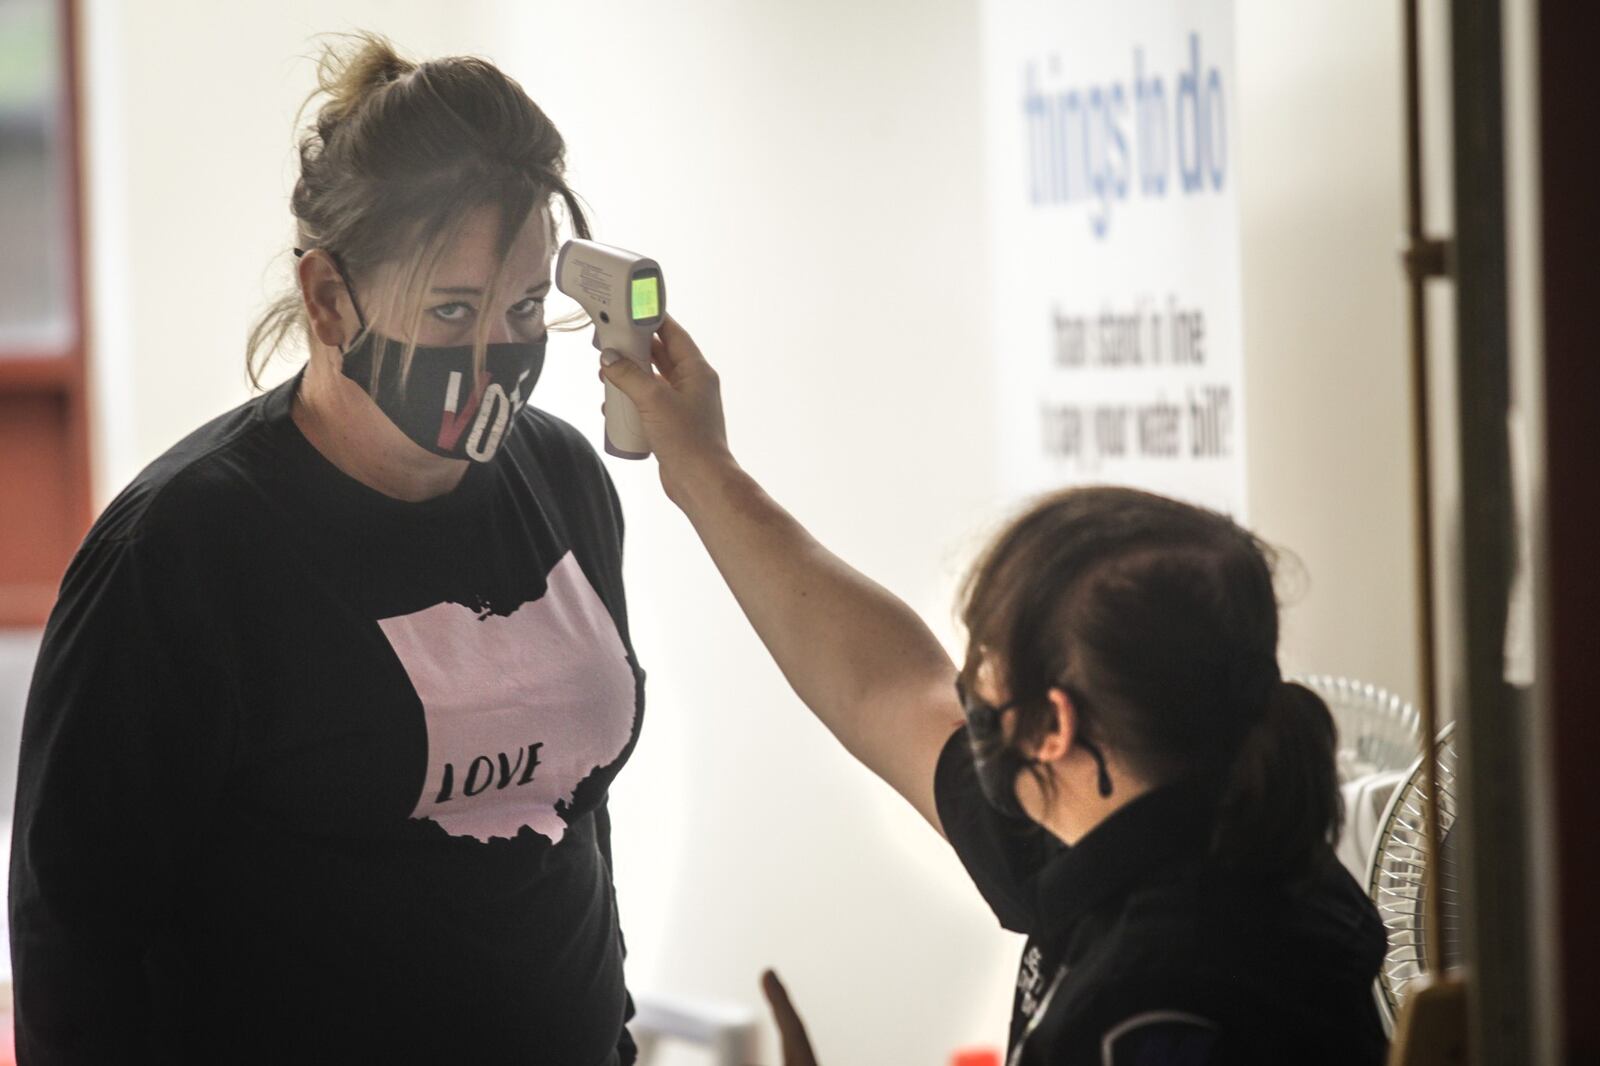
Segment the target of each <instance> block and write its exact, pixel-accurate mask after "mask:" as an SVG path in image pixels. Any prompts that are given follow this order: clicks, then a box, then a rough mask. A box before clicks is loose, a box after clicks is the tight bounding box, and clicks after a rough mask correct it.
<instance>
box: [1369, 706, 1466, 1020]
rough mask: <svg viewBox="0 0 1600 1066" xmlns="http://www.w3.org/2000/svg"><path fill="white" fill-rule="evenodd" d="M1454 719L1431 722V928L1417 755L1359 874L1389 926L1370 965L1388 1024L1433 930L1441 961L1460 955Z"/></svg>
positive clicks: (1420, 965)
mask: <svg viewBox="0 0 1600 1066" xmlns="http://www.w3.org/2000/svg"><path fill="white" fill-rule="evenodd" d="M1454 731H1455V724H1454V723H1450V724H1448V725H1446V726H1445V727H1444V728H1443V729H1441V730H1439V739H1438V741H1437V743H1436V749H1437V756H1438V759H1439V769H1438V775H1439V777H1438V782H1439V785H1438V787H1439V797H1438V801H1439V840H1440V846H1439V859H1438V862H1437V864H1436V865H1437V867H1438V870H1437V875H1438V877H1439V903H1440V905H1439V923H1438V924H1439V928H1437V929H1430V928H1428V924H1427V922H1426V921H1424V918H1423V907H1422V898H1423V892H1424V886H1425V884H1426V881H1427V878H1429V877H1430V876H1433V875H1434V873H1435V871H1433V870H1430V869H1429V868H1428V867H1427V865H1426V862H1425V860H1424V858H1423V847H1424V843H1423V832H1424V829H1423V822H1422V805H1423V800H1424V796H1425V791H1424V790H1425V788H1426V785H1425V779H1424V776H1423V772H1424V771H1423V765H1422V757H1420V756H1419V757H1418V758H1417V759H1416V761H1415V762H1413V764H1412V766H1411V772H1410V774H1409V775H1408V776H1407V778H1406V780H1405V783H1404V784H1402V785H1401V786H1400V787H1399V788H1397V789H1395V793H1394V797H1393V798H1392V799H1390V800H1389V806H1388V808H1387V809H1386V810H1385V811H1384V812H1383V819H1382V821H1381V822H1380V823H1379V825H1380V828H1379V831H1378V839H1377V843H1376V844H1375V845H1374V847H1373V849H1372V866H1371V868H1370V870H1369V871H1368V875H1367V895H1369V896H1370V897H1371V898H1372V902H1373V903H1375V904H1376V905H1377V907H1378V914H1379V916H1380V917H1381V918H1382V919H1383V924H1384V928H1385V929H1386V930H1387V932H1388V934H1389V949H1388V952H1387V953H1386V954H1385V955H1384V959H1383V967H1382V968H1381V969H1380V970H1379V971H1378V987H1377V995H1378V1005H1379V1007H1380V1008H1382V1010H1383V1015H1384V1022H1385V1024H1386V1025H1388V1026H1389V1028H1390V1029H1391V1030H1392V1029H1393V1027H1394V1020H1395V1018H1396V1017H1397V1016H1398V1015H1399V1012H1400V1005H1401V1004H1402V1003H1404V1002H1405V1000H1406V996H1407V994H1408V991H1409V988H1410V985H1411V983H1412V982H1413V981H1415V980H1416V979H1417V978H1418V977H1420V976H1422V975H1423V974H1424V973H1426V972H1427V964H1426V962H1425V961H1424V960H1425V959H1426V958H1427V948H1428V942H1429V939H1430V938H1434V937H1437V938H1438V945H1439V948H1440V954H1439V957H1440V958H1441V959H1442V960H1443V965H1444V967H1445V968H1449V967H1450V966H1453V965H1456V964H1459V963H1460V961H1461V895H1460V891H1459V886H1460V877H1459V872H1460V866H1459V846H1460V845H1459V842H1458V838H1457V834H1456V832H1455V822H1456V746H1455V740H1454V737H1453V733H1454Z"/></svg>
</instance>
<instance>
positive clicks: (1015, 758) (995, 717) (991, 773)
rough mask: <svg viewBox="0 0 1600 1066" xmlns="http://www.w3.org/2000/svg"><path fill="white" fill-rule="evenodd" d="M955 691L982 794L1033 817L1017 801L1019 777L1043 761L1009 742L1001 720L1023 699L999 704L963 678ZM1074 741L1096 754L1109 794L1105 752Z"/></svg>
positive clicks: (1017, 814) (1103, 789)
mask: <svg viewBox="0 0 1600 1066" xmlns="http://www.w3.org/2000/svg"><path fill="white" fill-rule="evenodd" d="M1062 687H1063V688H1064V686H1062ZM956 692H957V694H958V695H959V697H960V699H961V708H962V711H963V712H964V713H965V714H966V718H967V736H968V738H969V739H970V740H971V742H972V753H973V765H974V768H975V769H976V771H977V774H978V787H979V788H980V789H981V790H982V791H983V798H984V799H986V800H988V801H989V806H991V807H993V808H994V809H995V810H997V811H999V812H1000V813H1001V814H1003V815H1005V816H1007V817H1008V818H1020V819H1024V820H1031V819H1028V813H1027V812H1026V811H1024V810H1023V809H1022V804H1021V803H1019V802H1017V778H1018V777H1019V776H1020V775H1021V774H1022V772H1023V771H1024V770H1027V769H1029V768H1030V767H1034V766H1038V765H1040V762H1039V760H1038V759H1034V758H1031V757H1029V756H1027V755H1024V754H1022V753H1021V752H1020V751H1018V750H1016V749H1015V748H1013V747H1011V746H1009V745H1007V744H1006V742H1005V734H1004V730H1003V728H1002V726H1001V724H1000V719H1001V715H1003V714H1005V712H1006V711H1009V710H1011V709H1012V708H1013V707H1015V706H1017V704H1019V703H1021V702H1022V701H1021V700H1012V701H1011V702H1009V703H1007V704H1005V705H1003V706H1000V707H996V706H994V705H992V704H989V703H985V702H984V701H983V700H981V699H979V698H978V697H976V696H974V695H972V694H971V693H969V692H967V689H966V686H965V685H964V684H962V683H961V681H960V680H957V681H956ZM1068 695H1070V696H1072V700H1073V702H1074V703H1076V704H1079V705H1080V706H1081V705H1082V704H1083V698H1082V697H1081V696H1079V695H1078V694H1077V693H1076V692H1073V691H1070V690H1068ZM1074 743H1076V744H1079V745H1081V746H1082V747H1083V750H1085V751H1087V752H1088V753H1089V754H1090V755H1091V756H1092V757H1093V758H1094V761H1095V763H1096V765H1097V766H1098V767H1099V776H1098V779H1097V781H1096V786H1097V789H1098V791H1099V793H1100V795H1101V796H1102V797H1104V796H1110V795H1111V775H1110V774H1108V773H1107V772H1106V760H1105V756H1104V755H1102V754H1100V749H1099V748H1098V747H1097V746H1095V745H1094V744H1091V743H1090V742H1089V741H1087V740H1084V739H1082V738H1079V739H1078V740H1076V741H1074Z"/></svg>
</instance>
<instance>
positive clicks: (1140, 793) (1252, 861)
mask: <svg viewBox="0 0 1600 1066" xmlns="http://www.w3.org/2000/svg"><path fill="white" fill-rule="evenodd" d="M602 358H603V359H604V360H605V361H606V363H607V367H606V369H605V370H604V371H603V373H604V374H605V375H606V376H607V377H608V378H609V379H610V380H611V381H612V382H613V383H614V384H616V385H617V386H618V387H619V388H621V389H622V390H623V391H624V392H625V393H626V394H627V395H628V396H629V397H630V398H631V399H632V400H633V401H634V403H635V404H636V405H637V406H638V408H639V414H640V418H641V420H642V422H643V424H644V427H645V430H646V433H647V435H648V436H649V438H650V443H651V445H652V447H653V448H654V450H655V452H656V454H657V456H658V457H659V459H660V463H661V481H662V484H663V486H664V487H665V489H666V491H667V495H668V496H669V497H670V498H671V499H672V500H673V501H674V502H675V503H676V504H677V505H678V506H679V507H681V508H682V509H683V511H684V513H685V514H687V515H688V517H689V519H690V521H691V522H693V524H694V526H695V529H696V530H697V532H698V533H699V534H700V537H701V539H702V540H703V541H704V543H705V545H706V548H707V549H708V550H709V551H710V553H711V557H712V559H713V560H714V561H715V562H716V564H717V567H718V569H719V570H720V571H721V573H722V575H723V577H724V578H725V579H726V580H727V582H728V585H729V586H730V587H731V588H732V590H733V593H734V595H735V596H736V597H737V599H738V600H739V603H740V605H741V606H742V607H743V609H744V611H745V613H746V615H747V616H748V617H749V618H750V621H751V623H752V624H753V625H754V627H755V629H756V631H757V633H758V634H759V635H760V636H761V638H762V640H763V641H764V642H765V643H766V646H767V648H768V650H769V651H771V653H772V655H773V657H774V658H775V659H776V660H777V662H778V664H779V666H780V667H782V669H783V671H784V674H785V676H786V677H787V678H788V680H789V682H790V684H792V685H793V686H794V689H795V691H796V693H798V694H799V696H800V698H801V699H802V700H803V701H804V702H805V703H806V704H807V706H809V707H810V708H811V710H812V711H813V712H815V713H816V715H817V716H818V717H819V718H820V719H821V720H822V722H823V724H825V725H826V726H827V727H828V728H829V729H830V730H831V731H832V732H833V733H834V735H835V736H836V737H838V739H839V740H840V741H841V742H842V743H843V744H844V746H845V747H846V748H847V749H849V751H850V752H851V753H852V754H854V755H855V756H856V757H857V758H859V759H860V760H861V761H862V762H863V763H865V764H866V765H867V767H868V768H869V769H871V770H872V771H874V772H875V773H877V774H878V775H879V776H880V777H882V778H883V779H884V780H885V781H887V782H888V783H889V784H890V785H892V786H893V787H894V788H895V789H896V790H897V791H899V792H900V794H901V795H902V796H904V797H905V798H906V799H907V800H909V801H910V802H911V803H912V804H913V805H914V806H915V807H916V808H917V810H918V811H920V812H921V813H922V815H923V816H924V817H925V818H926V819H927V820H928V822H929V823H931V824H932V825H933V827H934V828H935V829H936V830H938V831H939V832H940V833H942V834H943V835H945V836H946V837H947V838H948V840H949V841H950V843H951V845H952V846H953V847H954V848H955V851H956V853H957V855H958V856H959V857H960V859H961V861H962V863H963V864H964V865H965V866H966V868H967V871H968V873H969V874H970V875H971V877H972V880H973V881H974V883H975V884H976V885H977V887H978V889H979V891H980V892H981V893H982V895H983V897H984V899H985V900H986V901H987V902H988V904H989V906H990V907H991V908H992V909H993V910H994V913H995V915H996V917H997V918H998V919H999V921H1000V923H1001V924H1002V925H1003V926H1005V927H1006V928H1008V929H1011V930H1014V931H1017V932H1021V933H1026V934H1027V935H1028V937H1029V941H1028V945H1027V947H1026V949H1025V950H1024V953H1023V958H1022V965H1021V972H1020V975H1019V978H1018V982H1017V994H1016V999H1015V1010H1014V1013H1013V1021H1012V1027H1011V1033H1010V1047H1011V1060H1010V1061H1011V1062H1012V1063H1013V1064H1023V1063H1026V1064H1034V1063H1037V1064H1045V1063H1052V1064H1080V1063H1081V1064H1089V1063H1097V1064H1098V1063H1107V1064H1117V1066H1127V1064H1144V1066H1157V1064H1159V1066H1179V1064H1182V1066H1223V1064H1229V1066H1232V1064H1261V1066H1267V1064H1272V1066H1279V1064H1282V1063H1296V1064H1299V1066H1306V1064H1313V1063H1326V1064H1328V1066H1334V1064H1339V1066H1352V1064H1361V1066H1368V1064H1370V1066H1376V1064H1378V1063H1381V1062H1382V1061H1383V1059H1384V1057H1385V1053H1386V1046H1385V1038H1384V1034H1383V1029H1382V1025H1381V1023H1380V1021H1379V1017H1378V1012H1377V1004H1376V1002H1375V1000H1374V999H1373V995H1372V982H1373V979H1374V977H1375V976H1376V975H1377V971H1378V965H1379V963H1380V961H1381V959H1382V955H1383V949H1384V936H1383V927H1382V925H1381V924H1380V923H1379V921H1378V918H1377V914H1376V912H1375V910H1374V908H1373V906H1372V903H1371V902H1370V901H1369V900H1368V899H1367V898H1366V897H1365V895H1364V894H1363V893H1362V891H1361V889H1360V888H1359V887H1358V886H1357V885H1356V884H1355V882H1354V881H1353V880H1352V879H1351V878H1350V876H1349V875H1348V874H1347V873H1346V872H1345V871H1344V868H1343V867H1342V866H1340V865H1339V863H1338V861H1337V860H1336V859H1335V857H1334V853H1333V849H1332V846H1331V842H1332V841H1333V840H1334V839H1335V838H1336V837H1337V835H1338V832H1339V823H1340V814H1341V811H1340V801H1339V792H1338V786H1337V781H1336V778H1335V772H1334V745H1335V737H1334V728H1333V721H1332V717H1331V715H1330V714H1329V712H1328V709H1327V707H1326V706H1325V705H1324V704H1323V703H1322V701H1321V700H1320V699H1319V698H1318V697H1317V696H1316V695H1315V694H1314V693H1312V692H1311V691H1310V690H1309V689H1306V688H1303V687H1302V686H1300V685H1297V684H1293V683H1291V682H1287V681H1285V680H1283V679H1282V678H1281V677H1280V675H1279V672H1278V662H1277V644H1278V605H1277V602H1276V599H1275V596H1274V593H1273V583H1272V571H1271V565H1270V562H1269V559H1270V556H1269V553H1268V552H1267V551H1266V550H1265V549H1264V547H1263V546H1262V545H1261V543H1260V542H1259V541H1257V539H1256V538H1255V537H1253V536H1251V535H1250V534H1249V533H1248V532H1246V531H1245V530H1244V529H1242V528H1240V527H1239V526H1238V525H1237V524H1235V523H1234V522H1232V521H1231V520H1230V519H1228V518H1226V517H1224V516H1222V515H1219V514H1215V513H1213V512H1210V511H1206V510H1204V509H1202V508H1198V507H1193V506H1189V505H1187V504H1182V503H1178V502H1176V501H1174V500H1169V499H1164V498H1162V497H1159V496H1153V495H1150V494H1148V493H1142V492H1136V491H1134V490H1131V489H1123V488H1084V489H1076V490H1070V491H1066V492H1062V493H1060V494H1058V495H1055V496H1051V497H1047V498H1045V499H1043V500H1041V501H1039V502H1038V503H1037V504H1035V505H1034V506H1033V507H1032V508H1031V509H1030V510H1029V511H1027V513H1025V514H1023V515H1022V516H1021V517H1019V518H1018V519H1016V520H1015V521H1014V522H1013V523H1011V525H1010V526H1009V527H1008V528H1006V529H1005V530H1004V531H1003V532H1002V533H1001V534H1000V536H999V537H998V538H997V539H996V540H995V541H994V543H993V544H992V546H990V548H989V549H988V551H987V552H986V553H984V555H983V556H982V557H981V558H980V559H979V561H978V563H977V565H976V566H975V567H974V569H973V571H972V575H971V577H970V579H969V581H968V583H967V586H966V589H965V594H964V596H963V603H962V620H963V622H964V623H965V626H966V629H967V639H968V645H967V654H966V661H965V663H964V665H963V666H962V667H961V669H960V670H959V671H958V670H957V668H956V666H955V665H954V664H953V663H952V662H951V661H950V659H949V657H948V656H947V655H946V654H945V652H944V650H943V648H942V647H941V646H940V644H939V642H938V641H937V640H936V639H935V638H934V636H933V634H932V633H930V632H929V631H928V629H927V627H926V626H925V625H924V624H923V623H922V621H921V620H920V619H918V618H917V616H916V614H915V613H913V612H912V611H911V610H910V608H908V607H907V606H906V605H905V604H903V603H901V602H900V601H899V600H897V599H895V598H894V597H893V596H891V595H890V594H889V593H888V592H886V591H885V590H883V589H882V588H880V587H879V586H878V585H876V584H874V583H873V582H871V581H870V580H868V579H867V578H866V577H864V576H863V575H861V574H860V573H857V572H856V571H854V570H852V569H851V568H849V567H848V566H846V565H845V564H844V563H843V562H841V561H840V560H839V559H838V558H837V557H835V556H834V555H832V554H831V553H829V552H828V551H827V549H825V548H824V547H823V546H822V545H820V544H818V543H817V542H816V541H815V540H814V539H813V538H812V537H811V536H810V535H809V534H808V533H807V532H806V531H805V529H804V528H803V527H802V526H800V524H799V523H797V522H796V521H795V520H794V519H793V518H791V517H790V516H789V515H788V514H787V513H786V512H785V511H784V510H783V509H782V508H781V507H779V506H778V505H777V504H776V503H774V502H773V501H772V500H771V499H770V498H769V497H768V496H767V495H766V494H765V493H764V492H763V491H762V490H761V487H760V486H759V485H758V484H756V482H755V481H754V480H753V479H751V478H750V477H749V476H748V475H747V474H745V473H744V472H743V471H742V470H741V469H740V468H739V466H738V464H737V463H736V462H735V461H734V459H733V456H732V455H731V453H730V452H729V450H728V445H727V439H726V434H725V432H724V429H723V418H722V406H721V400H720V390H719V387H718V380H717V376H716V374H715V372H714V371H712V369H711V368H710V367H709V366H708V365H707V363H706V361H705V359H704V357H703V356H702V355H701V354H700V352H699V350H698V349H697V348H696V347H695V345H694V342H693V341H692V340H691V339H690V338H689V336H688V335H687V334H686V333H685V332H684V331H683V329H682V328H681V327H680V326H678V325H677V323H676V322H674V321H672V320H671V319H669V320H668V321H667V323H666V325H665V326H664V327H663V329H662V330H661V334H660V337H659V338H658V339H657V341H656V344H655V346H654V351H653V358H654V360H655V364H656V367H657V368H658V369H659V371H660V373H659V374H655V373H652V372H650V371H647V370H645V369H641V368H639V367H637V366H635V365H634V364H633V363H631V362H629V361H627V360H616V359H610V358H608V357H605V356H603V357H602ZM952 681H954V682H955V684H954V685H952ZM769 985H770V981H769ZM774 993H775V989H774V988H772V987H769V989H768V994H769V996H770V997H771V998H772V1000H773V1004H774V1010H775V1012H776V1013H777V1014H778V1017H779V1019H780V1022H782V1023H783V1025H784V1032H785V1039H786V1046H787V1047H790V1048H792V1049H795V1050H794V1051H793V1052H792V1053H793V1055H794V1056H795V1061H796V1062H801V1061H806V1060H808V1058H809V1052H808V1051H807V1050H806V1049H805V1042H804V1040H803V1038H802V1036H801V1034H800V1033H799V1030H798V1025H797V1022H796V1020H795V1018H794V1017H793V1015H792V1012H790V1011H789V1009H788V1008H787V1000H786V999H785V998H783V996H782V995H781V994H774Z"/></svg>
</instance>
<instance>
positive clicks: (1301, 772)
mask: <svg viewBox="0 0 1600 1066" xmlns="http://www.w3.org/2000/svg"><path fill="white" fill-rule="evenodd" d="M1337 743H1338V737H1337V733H1336V732H1335V729H1334V724H1333V715H1332V714H1331V713H1329V711H1328V705H1327V704H1326V703H1324V702H1323V701H1322V697H1321V696H1318V695H1317V694H1316V693H1315V692H1313V691H1311V690H1310V689H1308V688H1306V687H1305V686H1304V685H1300V684H1296V683H1295V682H1293V681H1279V682H1278V683H1277V684H1276V685H1275V686H1274V687H1273V688H1272V691H1271V692H1270V694H1269V695H1268V697H1267V703H1266V707H1265V709H1264V710H1263V712H1262V714H1261V717H1260V718H1259V719H1257V721H1256V722H1255V724H1254V725H1252V726H1251V727H1250V728H1249V729H1248V730H1246V732H1245V734H1244V737H1243V738H1242V739H1241V741H1240V744H1239V747H1238V750H1237V751H1236V752H1235V753H1234V757H1233V761H1232V764H1231V765H1230V766H1229V767H1228V769H1227V770H1226V772H1225V773H1224V775H1223V780H1222V782H1221V793H1220V795H1219V797H1218V801H1217V821H1216V832H1215V836H1214V838H1213V839H1214V842H1215V851H1216V854H1217V856H1218V858H1220V859H1222V860H1224V861H1225V862H1227V863H1229V864H1230V865H1234V866H1242V867H1250V868H1253V869H1263V870H1269V871H1282V872H1284V873H1289V874H1293V873H1298V872H1305V871H1307V870H1309V869H1311V868H1312V866H1313V865H1314V863H1315V861H1316V860H1317V858H1318V857H1319V856H1321V855H1323V854H1325V850H1326V849H1325V848H1324V847H1323V842H1325V841H1330V840H1337V839H1338V835H1339V830H1340V828H1341V826H1342V824H1343V822H1344V803H1343V798H1342V797H1341V796H1340V794H1339V782H1338V777H1337V774H1336V772H1335V769H1334V765H1335V762H1334V754H1335V748H1336V745H1337Z"/></svg>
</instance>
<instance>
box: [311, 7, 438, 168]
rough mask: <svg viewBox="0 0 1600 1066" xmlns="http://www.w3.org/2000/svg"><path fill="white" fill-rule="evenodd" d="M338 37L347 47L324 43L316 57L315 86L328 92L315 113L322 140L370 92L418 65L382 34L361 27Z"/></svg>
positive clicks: (391, 81) (363, 100)
mask: <svg viewBox="0 0 1600 1066" xmlns="http://www.w3.org/2000/svg"><path fill="white" fill-rule="evenodd" d="M338 37H339V38H340V39H341V40H342V41H343V42H346V43H347V45H348V47H343V48H341V47H339V46H338V45H333V44H330V45H327V46H325V47H324V48H323V51H322V55H321V56H319V57H318V59H317V87H318V88H319V89H320V90H321V91H322V92H323V93H324V94H325V95H326V96H327V103H325V104H323V105H322V110H321V111H319V112H318V113H317V132H318V133H320V134H321V135H322V138H323V140H324V141H326V140H327V139H328V136H329V135H330V134H331V133H332V132H333V130H334V129H336V128H337V127H338V125H339V124H340V123H341V122H343V121H344V120H345V119H347V118H349V117H350V116H351V115H353V114H354V113H355V112H356V111H357V110H358V109H359V108H360V107H361V105H362V104H363V103H364V102H365V101H366V100H367V98H368V97H370V96H371V95H372V94H373V93H375V92H377V91H379V90H380V89H382V88H383V87H384V86H386V85H389V84H391V83H393V82H396V81H399V80H400V79H401V78H402V77H404V76H405V75H407V74H409V73H411V72H412V71H413V70H416V69H417V65H416V64H415V63H413V62H411V60H409V59H406V58H404V57H403V56H401V55H400V53H399V52H397V51H396V50H395V47H394V45H393V44H392V43H390V41H389V39H388V38H387V37H384V36H383V35H382V34H378V33H370V32H367V31H362V32H359V33H347V34H339V35H338Z"/></svg>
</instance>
